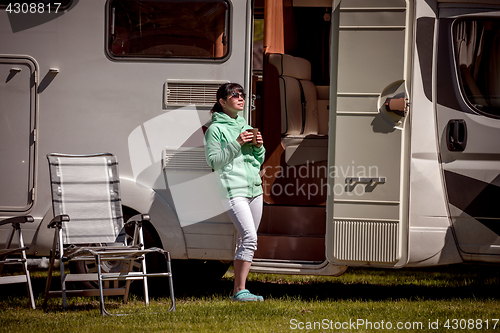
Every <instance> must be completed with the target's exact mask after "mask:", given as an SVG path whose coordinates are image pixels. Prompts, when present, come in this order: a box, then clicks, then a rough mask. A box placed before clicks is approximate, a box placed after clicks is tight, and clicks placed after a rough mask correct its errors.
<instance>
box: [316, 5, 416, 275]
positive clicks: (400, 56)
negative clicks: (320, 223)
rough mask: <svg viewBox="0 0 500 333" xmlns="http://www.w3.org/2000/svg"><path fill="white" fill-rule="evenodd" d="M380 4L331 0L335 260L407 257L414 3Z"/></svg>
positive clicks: (386, 263)
mask: <svg viewBox="0 0 500 333" xmlns="http://www.w3.org/2000/svg"><path fill="white" fill-rule="evenodd" d="M389 2H390V6H389V5H388V3H389ZM377 6H378V7H377ZM380 6H382V5H381V4H380V2H377V3H375V2H374V1H370V0H365V1H359V0H358V1H352V0H336V1H334V10H333V20H332V60H331V61H332V66H331V68H332V75H331V84H330V88H331V90H330V132H329V140H330V142H329V157H328V161H329V162H328V170H329V177H328V187H329V192H328V199H327V229H326V255H327V258H328V260H329V261H330V262H332V263H334V264H337V265H349V266H356V265H358V266H361V265H370V266H380V267H401V266H403V265H405V263H406V262H407V259H408V249H407V248H408V240H407V238H408V236H407V235H408V190H407V187H408V161H409V158H408V147H409V135H408V134H409V133H408V132H409V131H408V128H409V127H408V126H409V119H408V111H409V110H408V101H409V92H410V91H409V87H408V84H409V82H410V81H409V79H408V73H409V68H407V66H408V64H409V63H410V62H409V58H410V57H409V47H408V44H409V43H408V39H409V38H411V31H410V30H411V15H410V14H411V10H412V8H411V5H410V4H409V2H408V1H405V0H391V1H388V2H387V1H386V2H384V6H383V7H380Z"/></svg>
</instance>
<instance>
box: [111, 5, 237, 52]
mask: <svg viewBox="0 0 500 333" xmlns="http://www.w3.org/2000/svg"><path fill="white" fill-rule="evenodd" d="M109 15H110V17H109V30H108V51H109V53H110V54H111V56H112V57H115V58H189V59H222V58H224V57H226V56H227V54H228V36H227V34H228V22H229V16H228V15H229V4H228V3H227V2H226V1H224V0H207V1H191V0H163V1H152V0H150V1H124V0H114V1H110V2H109Z"/></svg>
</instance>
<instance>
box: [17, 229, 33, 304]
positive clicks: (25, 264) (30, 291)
mask: <svg viewBox="0 0 500 333" xmlns="http://www.w3.org/2000/svg"><path fill="white" fill-rule="evenodd" d="M17 234H18V236H19V247H24V239H23V234H22V232H21V228H18V229H17ZM21 256H22V258H23V268H24V275H26V287H27V289H28V295H29V298H30V303H31V307H32V308H33V309H36V305H35V297H34V296H33V288H32V286H31V277H30V271H29V270H28V258H27V257H26V251H25V250H23V251H22V252H21Z"/></svg>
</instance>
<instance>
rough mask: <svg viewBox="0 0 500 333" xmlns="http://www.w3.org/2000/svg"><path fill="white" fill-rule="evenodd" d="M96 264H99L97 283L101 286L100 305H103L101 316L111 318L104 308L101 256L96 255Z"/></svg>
mask: <svg viewBox="0 0 500 333" xmlns="http://www.w3.org/2000/svg"><path fill="white" fill-rule="evenodd" d="M95 262H96V264H97V283H98V285H99V299H100V303H101V304H100V305H101V315H102V316H110V315H111V314H110V313H109V312H108V311H106V308H105V306H104V290H103V287H102V270H101V256H100V255H98V254H96V255H95Z"/></svg>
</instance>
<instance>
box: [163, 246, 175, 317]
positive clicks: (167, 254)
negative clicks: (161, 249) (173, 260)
mask: <svg viewBox="0 0 500 333" xmlns="http://www.w3.org/2000/svg"><path fill="white" fill-rule="evenodd" d="M165 259H166V260H167V272H168V273H170V275H169V277H168V285H169V288H170V302H171V305H170V309H169V310H168V311H175V297H174V279H173V277H172V266H171V264H170V252H165Z"/></svg>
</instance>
